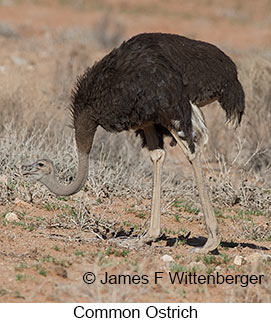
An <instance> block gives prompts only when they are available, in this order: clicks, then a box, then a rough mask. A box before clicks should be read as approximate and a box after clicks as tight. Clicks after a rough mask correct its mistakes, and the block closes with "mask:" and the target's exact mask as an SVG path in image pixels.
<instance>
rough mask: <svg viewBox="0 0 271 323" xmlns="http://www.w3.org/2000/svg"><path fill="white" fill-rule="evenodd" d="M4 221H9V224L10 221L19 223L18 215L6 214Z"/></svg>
mask: <svg viewBox="0 0 271 323" xmlns="http://www.w3.org/2000/svg"><path fill="white" fill-rule="evenodd" d="M5 219H6V220H7V221H10V222H12V221H15V222H16V221H20V219H19V217H18V215H17V214H16V213H13V212H9V213H7V214H6V216H5Z"/></svg>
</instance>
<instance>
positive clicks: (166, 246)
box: [0, 0, 271, 302]
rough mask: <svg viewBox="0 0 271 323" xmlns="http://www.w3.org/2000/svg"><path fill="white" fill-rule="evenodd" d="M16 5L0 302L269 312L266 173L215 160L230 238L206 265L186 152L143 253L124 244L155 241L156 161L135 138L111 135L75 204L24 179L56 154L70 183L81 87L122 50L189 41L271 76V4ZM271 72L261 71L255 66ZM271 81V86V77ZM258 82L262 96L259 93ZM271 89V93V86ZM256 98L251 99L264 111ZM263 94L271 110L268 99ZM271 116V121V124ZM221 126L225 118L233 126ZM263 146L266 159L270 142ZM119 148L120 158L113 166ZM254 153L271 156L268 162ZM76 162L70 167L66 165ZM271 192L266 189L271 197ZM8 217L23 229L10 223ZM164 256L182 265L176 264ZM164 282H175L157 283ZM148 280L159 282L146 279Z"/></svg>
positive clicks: (2, 16) (0, 228) (9, 43)
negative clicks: (209, 305)
mask: <svg viewBox="0 0 271 323" xmlns="http://www.w3.org/2000/svg"><path fill="white" fill-rule="evenodd" d="M10 3H11V5H9V6H6V5H5V6H4V5H1V1H0V9H1V10H0V20H1V24H0V46H1V52H0V61H1V62H0V82H1V87H0V97H1V107H0V116H1V121H0V122H1V124H0V126H1V128H0V130H1V132H0V141H1V156H0V158H1V159H0V160H1V179H0V191H1V194H0V198H1V199H0V203H1V204H0V242H1V247H0V271H1V277H0V302H203V301H204V302H270V287H271V282H270V272H271V260H270V259H271V256H270V255H271V252H270V247H271V243H270V240H271V237H270V206H269V205H270V198H269V196H270V189H269V187H268V185H267V184H268V183H267V182H265V181H264V179H266V178H270V177H268V176H270V169H268V165H265V167H263V166H261V167H262V168H261V172H258V173H257V176H258V178H256V179H257V181H255V176H254V173H251V172H249V171H247V169H245V168H242V167H240V168H238V169H235V168H233V169H227V168H225V167H224V164H223V161H225V159H223V158H222V157H221V156H220V157H219V158H216V159H215V158H214V157H209V155H208V158H209V160H207V163H205V172H206V173H207V175H208V176H207V181H208V185H209V187H210V194H211V196H212V200H213V202H214V205H215V212H216V215H217V218H218V221H219V229H220V234H221V237H222V242H221V245H220V247H219V250H218V252H217V253H216V254H210V255H205V256H204V255H196V254H193V253H190V250H191V248H193V247H194V246H196V245H201V244H203V243H204V242H205V240H206V236H207V234H206V231H205V224H204V219H203V215H202V213H201V210H200V208H199V201H198V194H197V190H196V188H195V187H194V185H193V180H192V176H191V169H190V165H188V164H187V162H186V161H185V160H184V159H183V158H182V157H181V158H180V156H179V154H178V153H176V150H174V149H173V148H169V149H168V161H167V163H166V167H165V168H166V171H167V175H166V176H167V177H166V176H165V177H164V180H163V205H162V229H163V232H162V236H161V238H160V239H159V240H158V241H156V242H155V243H153V244H152V245H150V246H148V245H146V246H142V247H140V248H126V247H124V246H123V244H120V240H121V238H123V240H124V241H125V238H126V239H132V238H138V237H139V236H140V235H142V234H144V232H145V231H146V229H147V228H148V223H149V214H150V205H151V200H150V182H151V177H150V164H148V162H146V163H145V162H143V160H145V159H147V158H148V156H147V154H146V153H144V152H143V153H141V152H140V153H139V151H141V150H140V147H139V146H140V145H139V144H138V142H135V141H133V140H135V139H131V138H130V137H129V135H127V137H129V140H130V141H129V142H128V144H127V142H126V141H123V139H121V140H119V142H118V139H115V141H111V137H110V138H109V135H104V134H101V135H99V136H98V138H97V140H96V142H97V144H96V146H95V147H94V152H93V155H94V156H98V157H97V158H96V159H95V162H94V164H93V165H92V166H93V167H92V168H91V175H93V176H92V179H91V180H89V181H88V183H87V185H86V188H85V191H84V192H80V193H78V194H77V195H76V196H75V197H72V198H69V199H66V200H60V199H57V198H56V197H54V196H52V195H51V194H50V193H49V192H48V191H47V190H46V188H44V187H42V186H41V185H38V184H33V183H29V182H27V181H25V180H23V179H22V177H21V173H20V163H21V162H22V160H24V159H27V160H30V159H35V158H36V157H37V155H38V156H39V157H41V156H40V155H42V156H43V155H49V156H50V154H51V155H52V156H56V159H57V164H58V170H59V172H60V176H62V179H64V178H69V176H72V175H73V170H74V168H75V167H76V165H75V161H74V156H75V152H74V150H73V141H72V139H71V138H72V132H71V131H70V130H67V129H66V128H67V127H66V125H68V124H69V122H70V120H69V117H68V116H67V107H68V105H69V93H70V90H71V88H72V86H73V83H74V80H75V79H76V76H77V75H78V74H79V73H81V72H83V70H84V69H85V68H86V67H87V66H89V65H91V64H92V63H93V62H94V61H95V60H97V59H99V58H101V57H102V56H103V55H104V54H105V53H107V52H108V51H109V49H110V48H112V47H114V46H116V45H117V44H118V42H120V41H121V40H122V39H124V38H128V37H130V36H132V35H134V34H136V33H139V32H145V31H163V32H174V33H178V34H183V35H186V36H189V37H193V38H198V39H202V40H206V41H209V42H212V43H215V44H217V45H219V46H220V47H221V48H223V49H226V50H227V52H228V53H230V54H232V55H233V56H234V58H237V57H238V58H239V59H242V58H243V57H245V56H248V57H249V59H252V60H253V62H255V60H254V58H253V57H254V56H253V55H256V54H257V53H258V54H260V55H262V56H261V57H263V58H262V60H263V61H264V62H265V63H264V64H265V65H264V66H265V73H264V74H263V73H260V75H268V68H269V63H267V59H266V57H269V56H268V55H270V48H271V34H270V30H271V28H270V27H271V26H270V21H271V19H270V1H257V2H256V3H255V1H246V2H245V3H244V4H243V3H241V2H240V1H234V0H231V1H227V3H226V2H225V1H218V0H217V1H201V2H200V4H199V2H198V1H189V2H180V1H177V0H176V1H174V0H170V1H167V2H165V1H152V0H149V1H146V0H144V1H138V0H137V1H129V2H127V1H99V2H97V1H90V2H89V1H80V5H79V6H75V5H74V4H73V2H72V1H67V2H66V5H61V4H60V3H59V4H58V5H57V4H56V2H55V1H43V2H42V3H43V4H42V5H35V4H33V2H31V1H28V2H27V3H23V2H21V1H20V2H19V4H17V2H16V1H11V2H10ZM62 3H63V2H62ZM109 11H110V12H111V14H109ZM253 64H254V63H253ZM241 65H242V64H241ZM241 65H240V66H241ZM250 66H252V64H250V63H247V71H248V72H247V74H246V75H244V80H250V75H251V74H249V73H251V69H250ZM253 66H254V65H253ZM261 66H262V65H257V64H256V68H254V70H258V69H259V70H260V68H261ZM269 74H270V73H269ZM257 75H258V74H257ZM258 78H259V82H260V79H261V77H260V76H257V79H258ZM264 81H265V84H268V79H267V78H266V79H265V80H264ZM247 83H248V86H247V87H248V88H250V87H251V92H250V94H251V93H254V92H252V91H253V89H254V87H253V86H252V85H251V84H250V83H249V81H247ZM258 84H260V83H258ZM255 88H256V90H255V89H254V90H255V91H257V92H259V91H260V90H261V89H262V87H261V86H257V87H256V86H255ZM264 89H266V91H268V86H267V85H266V87H265V88H264ZM260 94H261V93H260V92H259V96H261V97H263V96H262V95H260ZM253 97H254V99H255V96H252V95H251V96H249V106H250V108H251V110H252V108H253V107H254V105H255V102H254V101H253V100H254V99H253ZM264 98H266V99H265V102H267V101H268V100H267V99H268V97H267V95H266V96H264ZM268 102H269V101H268ZM261 105H263V104H262V101H261ZM214 111H215V108H214V107H213V106H212V107H211V108H210V109H209V112H207V115H209V116H210V120H211V122H210V123H209V125H210V128H212V129H215V130H214V133H213V138H215V140H214V142H213V143H212V145H213V146H212V147H214V146H215V148H216V151H220V148H221V147H222V148H221V151H224V152H226V151H227V152H228V155H227V156H230V153H232V152H231V150H232V147H230V146H227V143H225V135H224V132H222V130H221V129H222V127H224V125H222V126H220V124H218V123H216V121H215V122H213V121H212V120H214V119H215V118H214V116H213V117H212V115H214ZM248 114H249V112H248ZM263 115H264V118H265V120H267V122H266V123H265V124H267V123H268V120H269V119H267V115H266V114H263ZM215 116H217V114H215ZM219 117H221V120H222V121H221V122H223V120H224V119H223V117H224V116H220V115H219ZM212 118H213V119H212ZM255 120H256V119H255ZM255 120H254V121H255ZM248 123H249V122H248ZM47 124H49V126H48V127H47ZM257 124H258V123H257ZM45 125H46V126H45ZM261 125H263V123H261ZM216 127H217V128H218V130H217V128H216ZM63 128H64V129H65V131H64V130H63ZM33 129H40V132H38V131H37V130H33ZM223 129H224V128H223ZM266 129H267V128H266ZM266 129H265V131H263V133H267V130H266ZM220 130H221V132H219V131H220ZM262 130H264V129H262ZM215 131H216V132H217V133H216V132H215ZM223 131H224V130H223ZM31 134H33V136H32V137H31ZM44 137H46V138H47V139H46V141H45V139H44ZM255 137H257V134H256V135H255ZM22 138H23V139H22ZM133 138H134V137H133ZM227 138H231V137H227ZM227 141H228V142H230V141H231V139H230V140H227ZM46 143H49V144H48V146H47V145H46ZM123 143H124V144H123ZM131 143H132V144H131ZM106 145H107V146H106ZM125 145H127V147H126V146H125ZM63 147H64V148H63ZM101 147H102V148H101ZM112 147H115V148H114V149H112ZM131 147H132V148H133V150H134V152H133V153H131ZM223 147H224V148H223ZM64 149H65V150H66V154H65V155H64V153H63V151H64ZM102 149H104V151H105V153H103V154H102V153H100V151H102ZM125 149H126V150H125ZM264 149H265V150H264V151H265V153H266V150H267V149H269V146H268V145H267V146H265V147H264ZM112 150H113V152H112ZM109 151H110V159H109V158H107V157H105V156H107V155H109ZM118 151H123V152H125V154H123V155H125V158H126V159H125V158H124V159H123V160H120V157H119V156H118V155H117V152H118ZM213 151H214V149H213ZM99 156H100V157H99ZM129 156H130V157H129ZM249 156H250V155H248V154H247V158H249ZM255 156H256V157H258V158H260V159H261V156H263V154H262V153H260V154H256V155H255ZM266 156H267V158H265V160H268V156H269V155H268V154H267V155H266ZM216 157H217V156H216ZM129 158H130V159H129ZM208 158H207V159H208ZM229 159H230V158H229ZM135 161H136V162H135ZM208 162H209V163H208ZM244 163H245V162H244V160H242V164H244ZM64 164H65V165H69V167H70V169H65V168H63V166H61V165H64ZM124 164H125V165H126V166H123V167H124V168H121V165H124ZM139 166H140V167H141V168H136V167H139ZM210 166H211V167H210ZM125 167H126V168H125ZM127 169H128V170H129V171H127ZM137 173H138V174H139V175H138V176H136V175H137ZM232 174H233V175H232ZM236 174H237V175H236ZM240 174H241V175H240ZM244 174H245V175H244ZM239 175H240V176H239ZM133 176H134V180H133V178H132V177H133ZM242 176H243V177H242ZM257 176H256V177H257ZM183 177H185V178H186V181H183V179H182V178H183ZM252 178H253V180H252ZM105 180H108V182H109V183H108V184H106V183H105ZM219 181H220V183H221V185H220V186H219V185H218V184H217V183H218V182H219ZM255 182H256V184H255ZM240 183H241V184H240ZM244 183H245V184H244ZM261 183H265V184H266V183H267V184H266V186H265V188H264V189H262V186H261ZM129 185H130V186H129ZM238 185H239V186H238ZM129 187H130V189H129ZM212 188H213V189H212ZM236 192H237V193H236ZM257 201H259V203H258V204H257V203H256V202H257ZM9 212H14V213H15V214H16V215H17V217H18V219H17V220H16V221H8V220H7V219H6V215H7V214H8V213H9ZM165 255H167V256H170V257H171V258H170V257H166V259H170V260H167V261H165V260H163V259H165V258H162V257H163V256H165ZM86 272H93V273H94V274H95V275H96V277H97V280H96V282H95V283H94V284H92V285H88V284H86V283H84V281H83V275H84V273H86ZM106 272H107V273H108V274H111V275H129V276H134V277H136V278H135V281H138V278H137V277H139V280H140V282H138V283H134V284H128V283H127V282H126V284H124V283H120V284H115V283H112V284H102V283H101V282H100V280H103V279H104V276H105V273H106ZM155 272H162V273H163V274H162V275H163V276H164V278H163V279H161V280H159V281H157V283H155V279H154V275H155ZM169 273H171V274H172V275H175V274H176V273H179V274H181V273H186V274H187V275H189V274H191V275H193V274H197V275H205V276H206V275H216V274H217V273H219V274H221V275H223V276H226V275H250V276H251V275H257V276H259V275H264V278H263V281H262V283H261V284H260V283H257V284H251V283H250V284H248V285H247V286H246V287H244V286H242V285H244V284H242V283H240V282H238V283H237V284H226V283H225V284H189V283H188V284H184V283H177V282H176V281H175V283H171V281H170V278H169ZM143 275H145V276H147V277H148V278H149V281H148V283H143V282H144V279H143V278H142V277H143ZM112 277H113V276H112ZM127 277H128V276H127ZM112 279H113V278H112ZM244 279H245V278H244Z"/></svg>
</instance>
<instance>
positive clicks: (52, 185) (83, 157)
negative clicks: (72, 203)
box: [41, 152, 89, 196]
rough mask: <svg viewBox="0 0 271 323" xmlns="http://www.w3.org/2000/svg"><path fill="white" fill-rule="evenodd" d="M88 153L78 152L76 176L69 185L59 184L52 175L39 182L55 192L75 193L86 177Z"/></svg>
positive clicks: (65, 194) (57, 193) (66, 194)
mask: <svg viewBox="0 0 271 323" xmlns="http://www.w3.org/2000/svg"><path fill="white" fill-rule="evenodd" d="M88 166H89V154H87V153H80V152H78V170H77V174H76V177H75V179H74V181H73V182H72V183H70V184H69V185H63V184H60V183H59V182H58V181H57V180H56V177H55V174H52V176H50V177H47V178H43V179H41V182H42V183H43V184H44V185H46V186H47V187H48V189H49V190H50V191H51V192H52V193H54V194H56V195H62V196H68V195H72V194H75V193H77V192H79V191H80V190H81V188H82V187H83V185H84V184H85V182H86V180H87V177H88Z"/></svg>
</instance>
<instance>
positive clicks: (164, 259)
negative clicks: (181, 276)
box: [161, 255, 174, 262]
mask: <svg viewBox="0 0 271 323" xmlns="http://www.w3.org/2000/svg"><path fill="white" fill-rule="evenodd" d="M161 260H163V261H164V262H173V261H174V259H173V258H172V257H171V256H169V255H164V256H162V257H161Z"/></svg>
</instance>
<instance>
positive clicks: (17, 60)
mask: <svg viewBox="0 0 271 323" xmlns="http://www.w3.org/2000/svg"><path fill="white" fill-rule="evenodd" d="M11 60H12V62H13V63H14V64H15V65H18V66H22V65H28V64H29V62H28V60H26V59H24V58H22V57H20V56H16V55H12V56H11Z"/></svg>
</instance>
